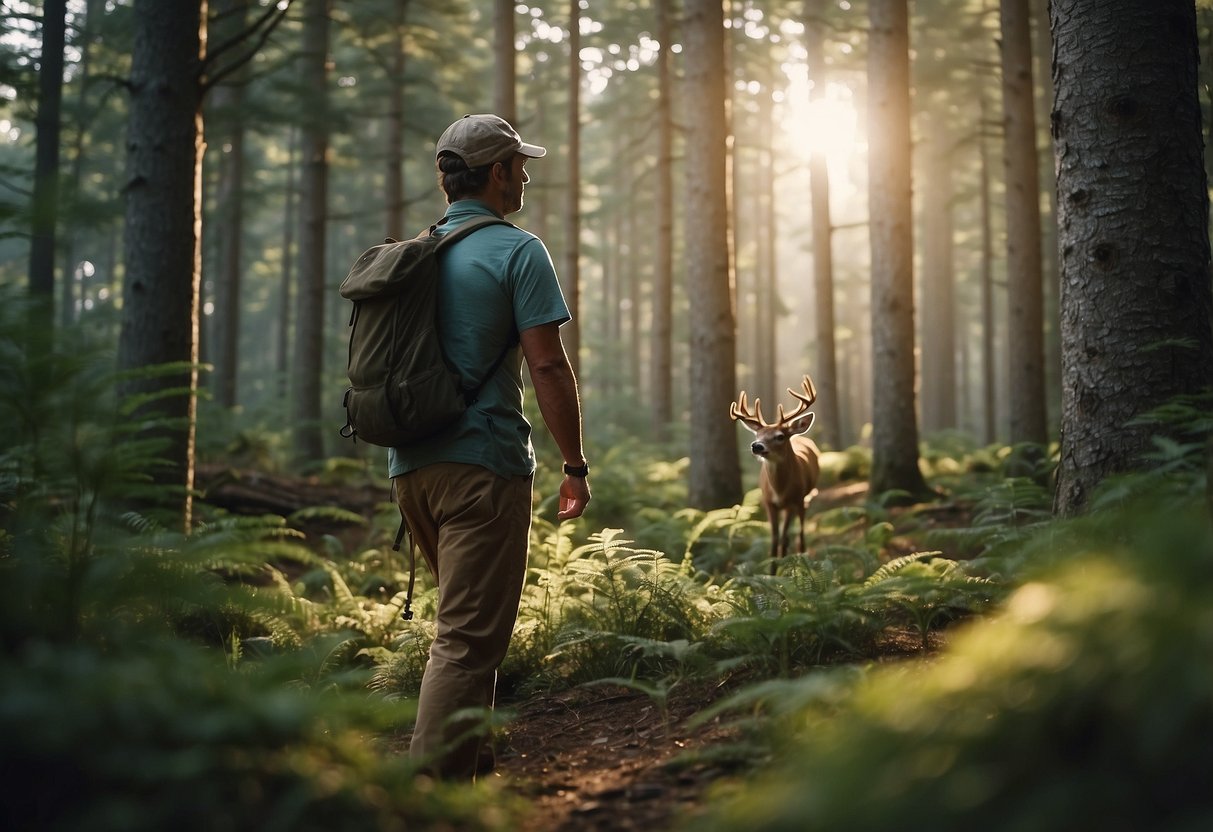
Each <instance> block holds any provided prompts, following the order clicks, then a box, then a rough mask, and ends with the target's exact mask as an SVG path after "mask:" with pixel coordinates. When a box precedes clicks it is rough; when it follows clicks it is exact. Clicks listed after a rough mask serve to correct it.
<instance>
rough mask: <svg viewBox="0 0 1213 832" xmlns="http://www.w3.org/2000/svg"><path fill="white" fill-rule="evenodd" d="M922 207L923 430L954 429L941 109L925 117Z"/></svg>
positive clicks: (945, 138) (947, 154)
mask: <svg viewBox="0 0 1213 832" xmlns="http://www.w3.org/2000/svg"><path fill="white" fill-rule="evenodd" d="M926 121H927V126H926V130H925V133H926V139H925V142H924V151H925V152H924V155H925V157H926V159H925V161H926V166H925V172H926V177H925V178H926V181H928V182H930V183H931V184H930V187H928V188H926V189H925V192H924V194H923V204H922V239H923V246H922V295H923V301H924V302H923V306H922V426H923V430H924V431H928V432H929V431H941V430H947V429H950V428H955V427H956V359H957V351H956V303H955V282H956V274H955V270H954V267H953V250H954V246H953V244H952V233H953V227H952V165H953V160H952V153H951V151H952V137H951V133H950V131H949V129H948V124H947V120H946V116H945V114H944V108H942V107H938V106H937V107H935V108H933V109H932V110H931V112H930V114H929V115H928V116H927V119H926Z"/></svg>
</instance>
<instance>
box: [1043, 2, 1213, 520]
mask: <svg viewBox="0 0 1213 832" xmlns="http://www.w3.org/2000/svg"><path fill="white" fill-rule="evenodd" d="M1050 16H1051V20H1052V25H1053V35H1054V39H1055V49H1054V56H1055V57H1054V64H1053V81H1054V91H1055V95H1056V101H1055V104H1054V110H1053V140H1054V144H1055V147H1056V156H1057V172H1058V181H1057V186H1058V187H1057V190H1058V203H1059V220H1060V227H1059V238H1060V249H1061V324H1062V368H1063V378H1064V385H1063V396H1062V443H1061V460H1060V467H1059V469H1058V480H1057V491H1056V496H1055V501H1054V509H1055V511H1056V512H1057V513H1058V514H1061V515H1073V514H1076V513H1078V512H1080V511H1081V510H1082V509H1083V508H1084V507H1085V506H1086V505H1087V503H1088V501H1089V500H1090V498H1091V495H1092V492H1093V491H1094V490H1095V488H1096V486H1097V485H1098V484H1099V483H1100V481H1102V480H1103V479H1104V478H1105V477H1107V476H1109V475H1111V474H1115V473H1118V472H1123V471H1127V470H1132V469H1136V468H1140V467H1141V466H1142V465H1144V464H1145V462H1144V461H1143V459H1142V456H1141V455H1142V452H1143V451H1145V450H1146V449H1147V448H1149V447H1150V437H1151V436H1152V435H1154V434H1158V433H1162V432H1163V431H1162V430H1161V429H1160V428H1159V427H1157V426H1155V425H1150V424H1140V423H1135V420H1136V419H1137V417H1140V416H1142V415H1143V414H1145V413H1146V412H1148V411H1149V410H1150V409H1152V408H1154V407H1157V406H1158V405H1160V404H1162V403H1164V402H1166V401H1168V400H1169V399H1171V398H1173V397H1175V396H1178V395H1183V394H1194V393H1198V392H1200V391H1203V390H1206V389H1208V387H1209V385H1210V381H1211V374H1213V334H1211V331H1210V322H1209V321H1210V319H1209V316H1210V310H1211V309H1213V297H1211V294H1213V293H1211V289H1210V280H1209V236H1208V193H1207V190H1206V187H1207V180H1206V177H1205V171H1204V164H1203V161H1204V160H1203V155H1202V139H1201V111H1200V105H1199V100H1198V95H1197V64H1198V58H1197V41H1196V14H1195V9H1194V7H1193V5H1192V3H1191V2H1190V0H1187V1H1186V2H1185V1H1184V0H1166V2H1160V3H1158V4H1149V5H1148V6H1147V5H1143V4H1141V3H1138V2H1134V0H1053V4H1052V7H1051V10H1050ZM1125 44H1132V45H1133V48H1132V49H1126V48H1125Z"/></svg>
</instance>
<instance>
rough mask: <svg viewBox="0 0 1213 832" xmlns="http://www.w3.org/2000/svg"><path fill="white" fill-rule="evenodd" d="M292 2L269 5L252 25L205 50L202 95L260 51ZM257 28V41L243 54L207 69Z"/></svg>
mask: <svg viewBox="0 0 1213 832" xmlns="http://www.w3.org/2000/svg"><path fill="white" fill-rule="evenodd" d="M293 2H294V0H286V4H285V5H284V6H283V7H282V8H278V6H277V4H275V5H272V6H270V7H269V8H268V9H266V11H265V13H264V14H262V15H261V17H259V18H257V20H256V21H254V22H253V25H252V26H249V27H248V28H247V29H245V30H244V31H243V32H240V33H238V34H236V35H234V36H232V37H231V38H228V39H227V40H226V41H224V42H223V43H221V44H219V45H218V46H216V47H215V48H214V49H213V50H207V55H206V59H205V60H203V62H202V72H203V73H204V75H205V80H204V81H203V82H202V94H203V95H206V93H207V91H208V90H210V89H211V87H214V86H215V85H217V84H220V83H222V82H223V80H224V79H225V78H227V77H229V76H230V75H231V74H232V73H234V72H235V71H236V70H238V69H240V68H241V67H243V66H244V65H245V64H247V63H248V62H249V61H251V60H252V59H253V57H254V56H255V55H256V54H257V53H258V52H260V51H261V47H263V46H265V43H266V41H267V40H269V37H270V35H271V34H273V32H274V30H275V29H277V28H278V24H279V23H281V22H282V21H283V20H285V19H286V15H287V12H289V11H290V9H291V4H292V3H293ZM258 29H261V33H260V36H259V37H258V38H257V42H256V43H255V44H253V46H252V48H251V49H249V50H248V51H247V52H245V54H243V55H241V56H240V57H238V58H237V59H236V60H234V61H232V62H231V63H230V64H228V65H227V66H225V67H223V68H222V69H219V70H216V71H215V72H213V73H212V72H208V71H207V70H208V69H209V68H211V67H213V66H215V65H216V63H217V59H218V58H219V57H220V56H221V55H222V54H223V53H225V52H228V51H230V50H231V49H233V48H235V47H236V46H238V45H240V44H241V43H244V42H245V41H246V40H248V39H249V38H250V37H252V36H253V34H254V33H256V32H257V30H258Z"/></svg>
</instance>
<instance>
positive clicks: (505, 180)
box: [388, 115, 590, 778]
mask: <svg viewBox="0 0 1213 832" xmlns="http://www.w3.org/2000/svg"><path fill="white" fill-rule="evenodd" d="M546 152H547V151H546V150H545V149H544V148H542V147H539V146H537V145H532V144H527V143H525V142H523V141H522V139H521V138H520V137H519V135H518V133H517V132H516V131H515V130H514V128H512V127H511V126H510V125H509V123H508V122H506V121H505V120H504V119H502V118H499V117H498V116H494V115H469V116H464V117H463V118H462V119H460V120H458V121H456V122H455V123H454V124H452V125H451V126H450V127H449V128H447V130H446V132H444V133H443V134H442V137H441V138H440V139H439V140H438V146H437V159H436V162H437V167H438V180H439V184H440V185H441V187H442V189H443V191H444V192H445V194H446V197H447V203H448V205H449V208H448V210H447V214H446V217H445V218H444V219H443V221H442V223H441V225H440V226H439V228H440V229H448V230H449V229H450V228H454V227H456V226H458V225H460V224H461V223H463V222H466V221H467V220H469V219H471V218H472V217H477V216H482V215H492V216H497V217H505V216H507V215H508V214H513V213H515V212H517V211H520V210H521V209H522V199H523V190H524V187H525V185H526V183H527V182H528V181H529V177H528V176H527V172H526V170H525V165H526V163H527V160H528V159H537V158H540V157H542V156H543V155H544V154H545V153H546ZM442 257H443V259H442V267H441V269H442V271H441V277H440V280H439V295H438V323H439V332H440V333H441V337H442V341H443V347H444V350H445V352H446V356H447V358H448V360H449V361H450V362H451V363H452V364H453V365H454V366H455V367H456V368H457V369H458V370H459V372H460V374H461V375H462V376H463V381H464V385H465V387H474V386H475V385H476V384H479V383H480V381H481V379H482V378H483V376H484V375H485V374H486V373H491V376H490V377H489V378H488V379H487V381H485V384H484V386H483V388H482V389H481V391H480V393H479V395H478V397H477V399H476V401H475V403H474V404H473V405H472V406H471V407H469V408H468V410H467V411H466V412H465V413H464V414H463V416H462V417H460V418H459V419H458V420H457V421H456V422H455V423H454V424H452V425H451V426H450V427H449V428H447V429H445V430H443V431H442V432H441V433H439V434H438V435H437V436H435V437H433V438H432V439H427V440H426V441H425V442H423V443H419V444H417V445H415V446H410V447H407V448H393V449H391V451H390V452H389V455H388V464H389V472H390V475H391V477H392V479H393V482H394V484H395V486H396V494H397V499H398V500H399V503H400V510H401V512H402V513H403V515H404V518H405V522H406V523H407V525H408V528H409V530H410V532H411V533H412V535H413V539H414V540H415V542H416V543H417V545H418V547H419V548H420V549H421V551H422V554H423V556H424V557H425V560H426V562H427V563H428V564H429V567H430V570H431V571H432V573H433V575H434V578H435V581H436V582H437V584H438V614H437V635H436V637H435V639H434V643H433V645H431V647H430V658H429V662H428V663H427V664H426V669H425V674H424V676H423V677H422V682H421V697H420V701H419V703H418V709H417V725H416V728H415V729H414V733H413V743H412V746H411V748H410V751H409V753H410V756H411V757H412V758H413V759H415V760H417V761H419V762H420V763H421V764H422V765H423V766H424V767H425V768H426V769H427V770H428V771H430V772H432V773H434V774H436V775H437V776H440V777H452V778H465V777H473V776H475V774H476V773H477V772H478V771H479V772H483V771H485V770H486V769H489V768H491V765H492V762H491V751H489V749H488V748H487V747H486V745H485V743H484V737H483V735H482V734H481V733H480V732H478V731H477V730H476V723H474V722H472V723H470V724H469V723H468V722H467V721H464V722H463V723H462V724H461V723H460V722H459V721H454V722H452V721H451V719H450V717H451V716H452V715H453V714H455V713H456V712H457V711H460V710H463V709H466V708H491V707H492V705H493V692H494V687H495V685H496V678H497V668H498V666H499V665H500V664H501V662H502V660H503V659H504V658H505V653H506V649H507V647H508V646H509V641H510V635H511V633H512V631H513V627H514V622H515V619H516V618H517V615H518V604H519V601H520V599H521V596H522V586H523V582H524V580H525V577H526V558H527V543H528V538H529V534H530V522H531V481H532V477H533V474H534V471H535V452H534V449H533V447H532V446H531V439H530V431H531V428H530V425H529V424H528V422H527V420H526V419H525V418H524V416H523V413H522V395H523V394H522V375H521V369H522V367H521V365H522V358H524V357H525V358H526V363H527V366H528V367H529V368H530V374H531V383H532V386H533V387H534V390H535V397H536V399H537V400H538V402H539V410H540V413H541V414H542V416H543V420H544V422H545V424H546V425H547V427H548V430H549V431H550V432H551V434H552V437H553V439H555V442H556V445H557V447H558V448H559V449H560V452H561V454H562V455H563V457H564V472H565V477H564V481H563V482H562V483H561V484H560V503H559V510H558V512H557V515H556V517H557V519H558V520H566V519H570V518H574V517H579V516H581V513H582V512H583V511H585V507H586V504H587V503H588V502H589V500H590V489H589V485H588V483H587V476H588V473H589V469H588V467H587V466H586V462H585V457H584V454H583V452H582V443H581V407H580V402H579V399H578V393H577V381H576V379H575V378H574V376H573V370H572V367H571V365H570V363H569V360H568V356H567V355H566V354H565V351H564V345H563V343H562V342H561V339H560V325H561V324H563V323H565V322H566V321H568V320H570V315H569V310H568V307H567V305H566V304H565V301H564V297H563V295H562V294H561V292H560V284H559V282H558V281H557V279H556V271H555V268H554V267H553V265H552V259H551V257H550V256H549V255H548V251H547V249H546V248H545V247H544V245H543V242H542V241H540V239H539V238H538V237H536V236H535V235H533V234H529V233H527V232H525V231H523V230H521V229H519V228H516V227H514V226H512V225H503V224H498V225H489V226H486V227H484V228H480V229H478V230H477V231H475V232H474V233H472V234H470V235H468V236H466V237H464V238H463V239H461V240H459V241H458V242H456V243H455V244H453V245H452V246H451V247H449V248H448V249H446V250H445V251H444V253H443V255H442ZM507 348H508V352H507V353H506V357H505V360H504V361H502V362H501V363H500V365H499V366H498V367H497V369H496V370H491V369H490V368H491V367H493V366H494V364H495V363H496V362H497V360H498V358H499V357H500V356H501V355H502V351H503V349H507Z"/></svg>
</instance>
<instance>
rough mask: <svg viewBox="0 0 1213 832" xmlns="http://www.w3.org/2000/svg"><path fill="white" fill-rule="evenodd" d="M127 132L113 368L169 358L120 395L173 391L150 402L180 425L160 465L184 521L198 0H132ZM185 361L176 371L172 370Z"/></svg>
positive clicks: (194, 345) (188, 482)
mask: <svg viewBox="0 0 1213 832" xmlns="http://www.w3.org/2000/svg"><path fill="white" fill-rule="evenodd" d="M134 12H135V13H134V16H133V18H132V19H133V22H134V26H135V32H134V35H135V43H134V50H133V53H132V55H131V73H130V80H129V82H128V87H129V90H130V121H129V125H128V129H127V138H126V146H127V169H128V176H129V178H128V180H127V182H126V185H125V188H124V191H125V193H126V224H125V233H124V245H125V264H126V277H125V282H124V284H123V304H122V331H121V334H120V336H119V339H118V367H119V369H121V370H125V371H133V370H137V369H140V368H146V367H148V366H152V365H175V369H174V371H173V373H172V374H171V375H168V376H158V377H156V378H148V377H146V376H137V377H135V378H134V379H132V380H131V381H128V382H127V383H126V384H125V385H124V387H123V392H124V393H128V394H137V393H138V394H147V395H149V396H154V395H157V394H164V393H166V392H168V393H175V394H174V395H170V396H168V397H167V398H164V399H163V400H160V401H158V402H157V407H158V408H159V410H160V412H162V413H163V414H164V415H165V416H167V417H169V418H171V419H173V420H174V421H175V422H177V423H178V424H180V425H183V426H184V427H183V428H182V429H180V430H172V431H171V432H170V433H168V435H167V440H168V447H167V450H166V451H165V452H164V454H163V458H164V459H165V460H166V462H167V463H168V466H167V470H166V471H165V472H164V473H165V476H166V478H169V479H170V480H171V481H172V482H173V483H175V484H179V485H184V487H185V492H184V498H183V499H184V503H183V519H184V524H185V527H186V528H187V529H188V528H189V525H190V522H191V519H192V518H191V511H192V502H191V498H190V491H191V489H192V488H193V484H194V437H195V409H196V406H197V388H198V370H197V360H198V290H199V284H200V281H201V262H200V261H201V246H200V237H199V228H200V225H201V221H202V218H201V187H200V180H201V168H202V117H201V109H200V108H201V102H202V83H201V69H202V64H201V62H202V58H203V54H204V51H205V43H206V34H205V33H206V4H205V0H189V1H188V2H187V1H186V0H182V2H179V3H174V4H168V3H162V2H158V0H135V5H134ZM182 367H185V369H182Z"/></svg>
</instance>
